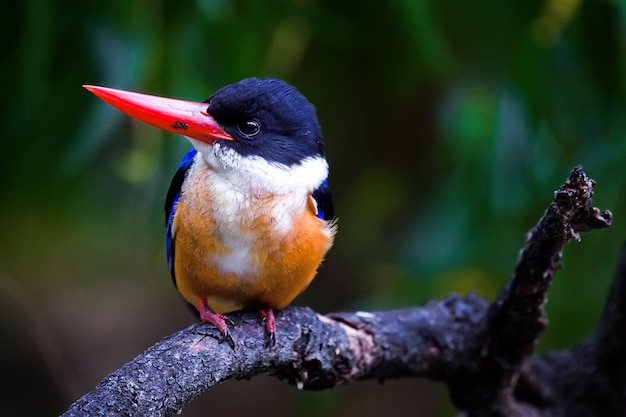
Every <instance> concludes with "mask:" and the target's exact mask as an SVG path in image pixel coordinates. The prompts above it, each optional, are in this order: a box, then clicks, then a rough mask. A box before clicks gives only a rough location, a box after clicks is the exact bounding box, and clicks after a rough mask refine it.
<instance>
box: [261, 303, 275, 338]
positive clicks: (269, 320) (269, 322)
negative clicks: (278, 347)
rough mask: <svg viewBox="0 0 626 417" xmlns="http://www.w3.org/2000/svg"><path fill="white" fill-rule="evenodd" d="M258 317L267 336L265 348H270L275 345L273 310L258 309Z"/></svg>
mask: <svg viewBox="0 0 626 417" xmlns="http://www.w3.org/2000/svg"><path fill="white" fill-rule="evenodd" d="M259 316H261V319H263V322H265V334H267V343H266V346H267V347H272V346H274V345H275V344H276V318H275V317H274V310H272V309H271V308H259Z"/></svg>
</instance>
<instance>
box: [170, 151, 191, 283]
mask: <svg viewBox="0 0 626 417" xmlns="http://www.w3.org/2000/svg"><path fill="white" fill-rule="evenodd" d="M196 153H197V151H196V150H195V149H192V150H190V151H189V152H187V154H186V155H185V156H184V157H183V159H182V161H180V164H179V165H178V170H177V171H176V174H174V178H172V182H171V183H170V188H169V190H168V191H167V197H166V198H165V251H166V253H167V265H168V267H169V269H170V273H171V274H172V279H173V280H174V285H176V276H175V275H174V252H175V244H174V239H172V223H173V222H174V213H176V203H178V199H179V198H180V193H181V189H182V186H183V183H184V182H185V177H186V176H187V171H189V168H190V167H191V165H192V164H193V158H194V157H195V156H196Z"/></svg>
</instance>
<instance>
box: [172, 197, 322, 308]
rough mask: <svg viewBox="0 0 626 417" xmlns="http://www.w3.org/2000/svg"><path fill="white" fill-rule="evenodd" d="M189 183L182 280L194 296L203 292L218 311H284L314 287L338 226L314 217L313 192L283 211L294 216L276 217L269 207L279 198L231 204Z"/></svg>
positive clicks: (178, 235)
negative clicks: (237, 205) (303, 293)
mask: <svg viewBox="0 0 626 417" xmlns="http://www.w3.org/2000/svg"><path fill="white" fill-rule="evenodd" d="M190 189H193V190H194V192H191V191H189V192H185V190H183V195H182V196H181V199H180V200H179V202H178V205H177V208H176V214H175V217H174V230H175V244H176V257H175V259H174V268H175V275H176V285H177V288H178V290H179V291H180V292H181V294H182V295H183V297H184V298H185V299H186V300H187V301H188V302H190V303H191V304H193V305H196V300H197V297H202V298H205V299H206V300H207V303H208V305H209V307H211V309H212V310H213V311H214V312H216V313H227V312H230V311H235V310H239V309H242V308H274V309H282V308H284V307H286V306H287V305H288V304H289V303H290V302H291V301H292V300H293V299H294V298H295V297H296V296H297V295H298V294H299V293H300V292H302V291H303V290H304V289H305V288H306V287H307V286H308V285H309V283H310V282H311V280H312V279H313V277H314V276H315V273H316V271H317V268H318V266H319V264H320V263H321V262H322V259H323V257H324V255H325V254H326V252H327V251H328V249H330V246H331V245H332V240H333V235H334V227H333V226H332V225H329V224H328V222H326V221H324V220H321V219H319V218H317V217H316V216H315V213H314V205H313V204H312V203H311V201H310V200H311V197H310V196H309V197H307V198H308V199H309V200H308V201H307V200H306V199H305V201H302V204H301V206H302V207H300V208H299V209H294V210H291V211H289V210H287V211H286V212H284V213H283V215H285V216H291V219H276V218H274V217H273V216H272V213H273V211H272V210H271V207H273V206H275V205H276V204H281V197H277V196H272V197H268V196H264V197H263V198H261V197H254V196H247V198H246V199H245V201H242V203H241V206H240V207H238V208H237V207H235V208H233V207H232V206H223V205H222V204H221V203H220V202H217V201H216V197H214V196H212V195H211V192H210V189H209V188H207V187H200V188H197V187H190ZM254 207H257V208H258V207H266V209H260V210H258V209H254ZM294 207H297V205H296V206H294ZM220 210H222V211H223V210H230V211H232V213H230V212H229V213H224V212H222V211H220ZM218 219H222V221H221V222H220V221H218ZM224 219H228V221H224ZM278 224H282V226H281V227H278V226H277V225H278ZM284 224H288V225H290V226H291V227H289V230H285V227H284Z"/></svg>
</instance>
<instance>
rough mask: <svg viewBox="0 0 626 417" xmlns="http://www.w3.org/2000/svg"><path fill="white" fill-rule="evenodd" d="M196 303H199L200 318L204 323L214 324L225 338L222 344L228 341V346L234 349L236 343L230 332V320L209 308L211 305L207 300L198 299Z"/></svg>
mask: <svg viewBox="0 0 626 417" xmlns="http://www.w3.org/2000/svg"><path fill="white" fill-rule="evenodd" d="M196 302H197V303H198V311H199V312H200V318H201V319H202V320H203V321H206V322H209V323H211V324H213V325H214V326H215V327H216V328H217V330H219V331H220V333H221V334H222V337H223V338H222V340H220V342H223V341H227V342H228V344H229V345H230V346H231V347H232V348H233V349H234V348H235V342H234V340H233V337H232V336H231V335H230V330H228V325H227V324H226V320H228V318H227V317H225V316H223V315H222V314H217V313H214V312H213V311H212V310H211V308H210V307H209V305H208V304H207V302H206V299H205V298H203V297H198V298H197V300H196ZM228 321H230V320H228Z"/></svg>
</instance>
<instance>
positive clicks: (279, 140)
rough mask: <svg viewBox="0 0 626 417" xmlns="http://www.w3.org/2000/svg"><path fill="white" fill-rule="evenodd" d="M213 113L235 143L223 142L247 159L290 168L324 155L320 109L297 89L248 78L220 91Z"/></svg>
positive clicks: (214, 99)
mask: <svg viewBox="0 0 626 417" xmlns="http://www.w3.org/2000/svg"><path fill="white" fill-rule="evenodd" d="M206 102H207V103H209V109H208V112H209V113H210V114H211V116H213V118H214V119H215V120H216V121H217V122H218V123H219V124H220V125H221V126H222V128H223V129H224V130H225V131H226V132H228V133H229V134H230V135H231V136H232V137H233V138H234V139H235V140H234V141H221V142H220V145H221V146H225V147H228V148H231V149H232V150H233V151H235V152H237V153H238V154H239V155H241V156H242V157H246V156H260V157H262V158H264V159H265V160H267V161H269V162H277V163H280V164H284V165H287V166H291V165H295V164H298V163H300V162H302V161H303V160H304V159H306V158H308V157H316V156H321V157H323V156H324V140H323V138H322V132H321V129H320V126H319V123H318V121H317V116H316V114H315V107H313V105H312V104H311V103H309V102H308V100H307V99H306V98H305V97H304V96H303V95H302V94H300V93H299V92H298V91H297V90H296V89H295V88H294V87H292V86H291V85H289V84H287V83H286V82H284V81H281V80H277V79H272V78H247V79H245V80H242V81H239V82H237V83H234V84H230V85H227V86H226V87H223V88H221V89H219V90H218V91H217V92H215V94H213V95H212V96H211V97H210V98H209V99H207V100H206Z"/></svg>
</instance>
